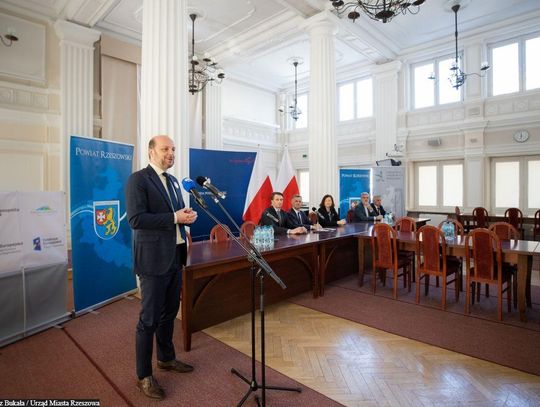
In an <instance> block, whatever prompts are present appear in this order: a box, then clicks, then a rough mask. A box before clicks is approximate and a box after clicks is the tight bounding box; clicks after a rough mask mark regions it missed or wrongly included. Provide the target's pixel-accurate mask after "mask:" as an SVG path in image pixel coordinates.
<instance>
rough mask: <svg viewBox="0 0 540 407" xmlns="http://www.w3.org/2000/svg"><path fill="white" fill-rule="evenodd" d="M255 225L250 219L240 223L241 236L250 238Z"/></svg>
mask: <svg viewBox="0 0 540 407" xmlns="http://www.w3.org/2000/svg"><path fill="white" fill-rule="evenodd" d="M256 226H257V225H256V224H255V223H253V222H251V221H250V220H247V221H245V222H244V223H242V225H241V226H240V231H241V232H242V236H245V237H246V239H248V240H250V239H251V237H252V236H253V233H254V231H255V227H256Z"/></svg>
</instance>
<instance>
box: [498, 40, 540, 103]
mask: <svg viewBox="0 0 540 407" xmlns="http://www.w3.org/2000/svg"><path fill="white" fill-rule="evenodd" d="M490 56H491V66H492V71H491V76H490V78H491V94H492V95H493V96H497V95H504V94H507V93H515V92H520V91H523V90H532V89H538V88H540V37H538V36H537V37H533V38H521V39H518V40H515V41H512V42H510V43H506V44H501V45H496V46H493V47H492V48H491V55H490Z"/></svg>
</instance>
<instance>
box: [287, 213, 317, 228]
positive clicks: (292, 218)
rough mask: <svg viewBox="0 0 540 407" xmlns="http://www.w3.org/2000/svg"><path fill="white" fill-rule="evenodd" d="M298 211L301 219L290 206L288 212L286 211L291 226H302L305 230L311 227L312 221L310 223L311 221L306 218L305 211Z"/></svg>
mask: <svg viewBox="0 0 540 407" xmlns="http://www.w3.org/2000/svg"><path fill="white" fill-rule="evenodd" d="M299 213H300V217H301V219H302V221H300V219H298V215H297V214H296V212H295V211H294V209H292V208H291V209H290V210H289V212H287V216H288V217H289V224H290V225H291V226H293V228H297V227H300V226H303V227H305V228H306V229H307V230H309V229H311V226H312V225H313V223H311V221H310V220H309V219H308V217H307V215H306V213H305V212H304V211H299Z"/></svg>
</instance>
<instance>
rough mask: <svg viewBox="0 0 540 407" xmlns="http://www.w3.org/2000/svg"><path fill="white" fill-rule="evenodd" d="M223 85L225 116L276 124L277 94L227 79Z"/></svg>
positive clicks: (223, 112) (223, 111)
mask: <svg viewBox="0 0 540 407" xmlns="http://www.w3.org/2000/svg"><path fill="white" fill-rule="evenodd" d="M221 86H222V87H223V89H222V91H223V96H222V97H223V106H222V114H223V117H231V118H235V119H241V120H247V121H252V122H255V123H261V124H269V125H275V124H276V111H277V107H276V94H275V93H274V92H270V91H267V90H262V89H260V88H257V87H254V86H249V85H247V84H244V83H241V82H238V81H235V80H232V79H226V80H225V81H223V84H222V85H221Z"/></svg>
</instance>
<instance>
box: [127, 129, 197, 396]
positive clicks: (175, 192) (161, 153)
mask: <svg viewBox="0 0 540 407" xmlns="http://www.w3.org/2000/svg"><path fill="white" fill-rule="evenodd" d="M148 155H149V157H150V164H149V165H148V167H146V168H143V169H142V170H140V171H137V172H134V173H133V174H131V176H130V177H129V179H128V182H127V185H126V210H127V220H128V222H129V226H131V228H132V229H133V271H134V272H135V274H137V275H138V276H139V283H140V294H141V312H140V314H139V321H138V323H137V329H136V333H135V359H136V365H137V377H138V379H139V380H138V381H137V387H138V388H139V390H140V391H142V392H143V393H144V395H145V396H147V397H151V398H154V399H163V398H164V397H165V392H164V391H163V388H162V387H161V386H160V385H159V384H158V382H157V381H156V379H154V376H153V375H152V350H153V347H154V336H155V338H156V350H157V366H158V368H159V369H161V370H166V371H172V372H177V373H186V372H191V371H192V370H193V367H192V366H190V365H188V364H187V363H182V362H180V361H179V360H178V359H176V354H175V350H174V344H173V340H172V338H173V330H174V320H175V319H176V315H177V314H178V309H179V306H180V292H181V288H182V267H183V266H184V265H185V264H186V253H187V249H186V232H185V230H184V225H191V224H192V223H193V222H195V220H196V219H197V212H195V211H194V210H192V209H191V208H186V207H185V206H184V201H183V200H182V192H181V191H180V186H179V183H178V180H177V179H176V178H175V177H174V176H173V175H171V174H169V173H168V172H167V170H168V169H169V168H171V167H172V166H173V165H174V155H175V147H174V142H173V140H171V139H170V138H169V137H167V136H155V137H153V138H152V139H151V140H150V142H149V143H148Z"/></svg>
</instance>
